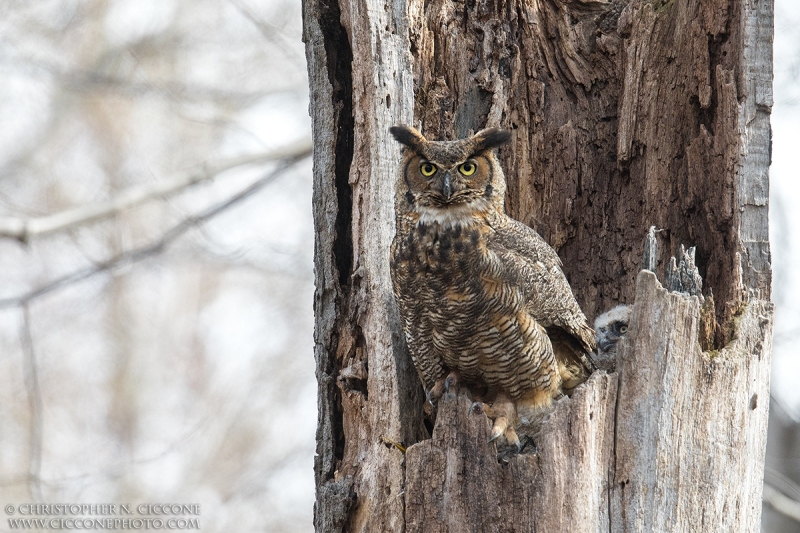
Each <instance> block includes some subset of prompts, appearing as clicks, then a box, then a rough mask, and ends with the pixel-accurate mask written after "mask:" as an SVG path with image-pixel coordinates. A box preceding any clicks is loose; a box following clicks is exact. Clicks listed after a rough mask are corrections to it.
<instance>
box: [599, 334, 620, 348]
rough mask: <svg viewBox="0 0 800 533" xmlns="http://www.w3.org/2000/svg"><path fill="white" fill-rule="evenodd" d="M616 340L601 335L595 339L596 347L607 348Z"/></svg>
mask: <svg viewBox="0 0 800 533" xmlns="http://www.w3.org/2000/svg"><path fill="white" fill-rule="evenodd" d="M615 343H616V341H615V340H614V339H609V338H608V337H601V338H600V339H599V340H598V341H597V347H598V348H600V349H601V350H603V351H606V350H608V349H609V348H610V347H611V346H614V344H615Z"/></svg>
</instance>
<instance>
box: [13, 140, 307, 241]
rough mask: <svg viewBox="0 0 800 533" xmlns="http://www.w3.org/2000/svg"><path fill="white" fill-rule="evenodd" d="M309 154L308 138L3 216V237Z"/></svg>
mask: <svg viewBox="0 0 800 533" xmlns="http://www.w3.org/2000/svg"><path fill="white" fill-rule="evenodd" d="M310 154H311V139H310V138H306V139H303V140H301V141H298V142H296V143H294V144H292V145H289V146H286V147H283V148H280V149H278V150H273V151H271V152H264V153H260V154H252V155H245V156H239V157H234V158H231V159H226V160H224V161H220V162H217V163H213V164H203V165H202V166H201V167H200V168H197V169H194V170H191V171H189V172H185V173H183V174H180V175H178V176H176V177H174V178H172V179H169V180H165V181H160V182H157V183H148V184H145V185H142V186H138V187H133V188H131V189H129V190H127V191H124V192H123V193H121V194H120V195H119V196H116V197H115V198H112V199H111V200H109V201H107V202H101V203H97V204H92V205H81V206H78V207H74V208H71V209H66V210H64V211H61V212H59V213H55V214H52V215H47V216H43V217H36V218H27V219H26V218H13V217H8V218H0V237H8V238H13V239H19V240H20V241H22V242H27V241H28V240H29V239H31V238H32V237H40V236H42V235H48V234H51V233H56V232H59V231H64V230H67V229H71V228H74V227H76V226H80V225H83V224H87V223H89V222H94V221H96V220H99V219H102V218H105V217H108V216H111V215H114V214H116V213H119V212H121V211H123V210H125V209H130V208H131V207H134V206H137V205H140V204H143V203H145V202H147V201H149V200H152V199H154V198H159V197H164V196H169V195H171V194H175V193H177V192H180V191H182V190H183V189H185V188H187V187H190V186H192V185H195V184H197V183H200V182H202V181H206V180H209V179H211V178H213V177H215V176H216V175H218V174H221V173H222V172H225V171H226V170H230V169H232V168H236V167H241V166H244V165H249V164H253V163H262V162H265V161H275V160H279V159H291V160H297V159H302V158H304V157H306V156H308V155H310Z"/></svg>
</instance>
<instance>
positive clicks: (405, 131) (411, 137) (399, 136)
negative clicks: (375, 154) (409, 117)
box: [389, 126, 426, 148]
mask: <svg viewBox="0 0 800 533" xmlns="http://www.w3.org/2000/svg"><path fill="white" fill-rule="evenodd" d="M389 133H391V134H392V135H393V136H394V138H395V139H396V140H397V142H399V143H400V144H404V145H405V146H408V147H409V148H417V147H418V146H420V145H421V144H423V143H425V142H426V141H425V137H423V136H422V134H421V133H420V132H418V131H417V130H416V129H414V128H412V127H410V126H392V127H391V128H389Z"/></svg>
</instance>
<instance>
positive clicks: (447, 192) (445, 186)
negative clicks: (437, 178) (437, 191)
mask: <svg viewBox="0 0 800 533" xmlns="http://www.w3.org/2000/svg"><path fill="white" fill-rule="evenodd" d="M442 195H444V197H445V199H447V200H449V199H450V197H451V196H452V195H453V186H452V184H451V183H450V173H449V172H445V173H444V182H443V183H442Z"/></svg>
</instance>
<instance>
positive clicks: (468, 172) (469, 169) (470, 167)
mask: <svg viewBox="0 0 800 533" xmlns="http://www.w3.org/2000/svg"><path fill="white" fill-rule="evenodd" d="M476 168H478V167H477V166H475V163H471V162H469V161H467V162H466V163H462V164H461V166H460V167H458V171H459V172H461V173H462V174H464V175H465V176H472V175H473V174H475V169H476Z"/></svg>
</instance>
